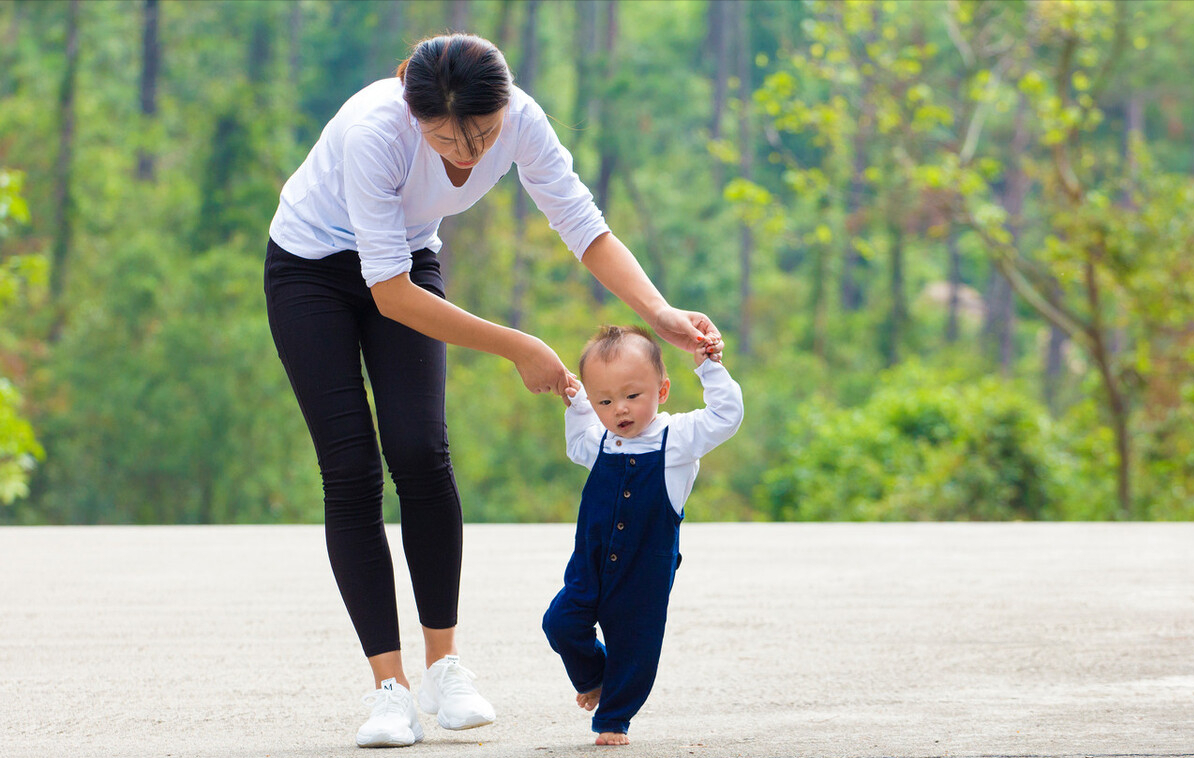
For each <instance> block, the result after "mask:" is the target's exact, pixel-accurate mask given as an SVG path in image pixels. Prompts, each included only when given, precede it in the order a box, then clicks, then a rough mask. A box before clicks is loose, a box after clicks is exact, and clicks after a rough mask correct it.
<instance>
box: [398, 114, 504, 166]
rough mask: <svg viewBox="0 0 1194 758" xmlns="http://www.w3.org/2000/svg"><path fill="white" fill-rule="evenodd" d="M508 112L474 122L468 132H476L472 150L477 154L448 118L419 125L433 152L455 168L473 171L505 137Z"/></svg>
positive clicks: (469, 125)
mask: <svg viewBox="0 0 1194 758" xmlns="http://www.w3.org/2000/svg"><path fill="white" fill-rule="evenodd" d="M505 117H506V109H505V108H503V109H502V110H500V111H497V112H496V113H490V114H489V115H488V116H477V117H476V118H474V119H472V120H471V121H470V122H469V124H468V128H470V129H473V130H474V132H473V135H472V137H473V147H474V148H475V149H476V150H477V152H475V153H473V152H470V151H469V148H468V142H467V141H466V140H465V139H464V134H462V133H461V131H460V128H459V127H458V126H457V125H456V122H455V121H454V120H453V119H450V118H445V119H442V120H440V121H436V122H422V121H420V122H419V128H420V129H421V130H422V132H423V139H425V140H426V141H427V144H428V145H430V146H431V149H432V150H434V151H435V152H437V153H439V155H440V156H441V157H442V158H443V159H444V160H446V161H447V162H448V163H451V164H452V165H453V166H455V167H456V168H472V167H473V166H475V165H477V161H479V160H481V156H482V155H485V153H486V152H488V151H489V148H491V147H493V144H494V143H495V142H497V138H498V135H500V134H501V133H502V121H503V120H505Z"/></svg>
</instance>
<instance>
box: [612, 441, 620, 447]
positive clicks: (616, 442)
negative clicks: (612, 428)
mask: <svg viewBox="0 0 1194 758" xmlns="http://www.w3.org/2000/svg"><path fill="white" fill-rule="evenodd" d="M614 444H615V445H617V446H618V447H622V440H614Z"/></svg>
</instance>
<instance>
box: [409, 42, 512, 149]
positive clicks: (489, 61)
mask: <svg viewBox="0 0 1194 758" xmlns="http://www.w3.org/2000/svg"><path fill="white" fill-rule="evenodd" d="M396 75H397V76H398V78H399V79H401V80H402V84H403V86H404V88H405V91H404V93H403V97H405V98H406V104H407V106H408V107H409V108H410V112H411V115H412V116H414V117H415V118H416V119H418V120H419V121H421V122H424V123H428V124H436V123H438V122H440V121H443V120H444V119H451V120H452V121H453V122H454V123H455V125H456V127H457V128H458V129H459V130H460V133H461V134H463V135H464V140H465V144H466V145H467V146H468V149H469V151H470V152H473V153H476V152H477V151H476V144H475V138H476V129H474V128H472V126H473V122H474V121H475V119H476V118H477V117H479V116H488V115H490V114H491V113H497V112H498V111H500V110H501V109H502V108H505V107H506V104H507V103H509V102H510V87H511V77H510V68H509V67H508V66H507V65H506V58H505V56H503V55H502V51H501V50H498V49H497V46H495V45H494V44H493V43H492V42H490V41H489V40H487V39H485V38H483V37H478V36H476V35H474V34H446V35H441V36H439V37H428V38H427V39H425V40H423V41H422V42H419V43H418V44H417V45H415V47H414V50H413V52H411V55H410V57H409V58H407V59H406V60H404V61H402V63H401V65H399V66H398V71H397V72H396Z"/></svg>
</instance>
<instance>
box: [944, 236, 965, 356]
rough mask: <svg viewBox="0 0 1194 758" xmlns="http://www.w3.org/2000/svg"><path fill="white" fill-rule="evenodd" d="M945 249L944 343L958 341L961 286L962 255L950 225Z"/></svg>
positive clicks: (956, 237)
mask: <svg viewBox="0 0 1194 758" xmlns="http://www.w3.org/2000/svg"><path fill="white" fill-rule="evenodd" d="M945 250H946V253H947V255H948V256H949V309H948V312H947V314H946V317H945V343H946V344H947V345H952V344H954V343H956V342H957V341H958V300H959V298H958V291H959V290H960V289H961V288H962V256H961V254H960V253H959V252H958V230H957V229H956V228H955V227H954V226H953V225H950V227H949V236H947V237H946V238H945Z"/></svg>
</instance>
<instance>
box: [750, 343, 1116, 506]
mask: <svg viewBox="0 0 1194 758" xmlns="http://www.w3.org/2000/svg"><path fill="white" fill-rule="evenodd" d="M790 439H791V443H790V445H789V448H788V451H787V455H786V456H785V459H784V460H783V461H782V462H781V463H780V465H778V466H776V467H774V468H772V469H771V470H769V471H768V472H767V473H766V474H765V476H764V480H763V484H762V485H761V486H760V491H759V492H758V493H757V495H758V497H759V499H771V500H772V502H773V503H774V510H773V512H774V514H775V516H776V517H777V518H781V519H785V520H885V521H895V520H1007V519H1051V518H1067V517H1073V516H1074V515H1078V514H1076V513H1074V510H1073V509H1074V506H1073V501H1072V500H1071V499H1070V498H1069V497H1068V496H1067V491H1068V485H1069V483H1070V482H1072V481H1074V479H1075V470H1074V463H1073V456H1071V455H1070V454H1068V452H1067V451H1066V450H1065V449H1064V447H1063V446H1062V445H1061V444H1060V442H1059V440H1060V436H1059V435H1057V434H1056V432H1055V430H1054V428H1053V423H1052V422H1051V421H1050V419H1049V416H1048V413H1047V411H1046V410H1045V409H1044V408H1043V407H1041V406H1040V405H1039V404H1038V403H1036V402H1035V401H1033V400H1032V399H1030V398H1029V397H1028V396H1027V395H1026V394H1024V393H1022V392H1019V391H1017V389H1016V388H1015V387H1014V386H1013V385H1011V384H1009V383H1006V382H1003V381H1000V380H998V379H996V378H990V377H988V378H985V379H982V380H981V381H978V382H974V383H967V382H965V381H962V380H961V379H960V378H959V377H956V376H951V375H948V374H945V373H942V372H935V371H933V370H930V369H926V368H924V367H922V366H921V365H919V364H917V363H911V364H907V365H905V366H902V367H899V368H896V369H893V370H891V371H888V372H886V373H884V374H882V375H881V376H880V382H879V386H878V389H877V390H876V391H875V392H874V393H873V394H872V395H871V396H870V397H869V398H868V399H867V400H866V401H865V402H864V403H863V404H862V405H860V406H859V407H856V408H840V407H835V406H834V405H832V404H831V403H829V402H828V401H826V400H824V399H821V398H818V399H814V400H810V401H809V402H807V403H805V404H803V405H802V406H801V407H800V408H798V409H797V412H796V419H795V421H794V422H793V423H792V425H791V435H790ZM1108 507H1109V506H1108ZM1081 515H1083V516H1084V517H1094V514H1093V513H1090V512H1089V508H1088V509H1087V511H1085V512H1083V513H1082V514H1081ZM1106 515H1107V514H1103V517H1105V516H1106Z"/></svg>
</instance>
